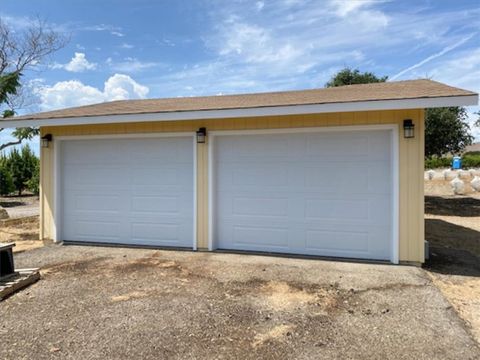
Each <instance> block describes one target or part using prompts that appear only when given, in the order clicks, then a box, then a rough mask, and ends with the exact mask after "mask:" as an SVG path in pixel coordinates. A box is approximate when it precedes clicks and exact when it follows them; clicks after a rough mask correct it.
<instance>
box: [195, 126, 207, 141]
mask: <svg viewBox="0 0 480 360" xmlns="http://www.w3.org/2000/svg"><path fill="white" fill-rule="evenodd" d="M206 137H207V129H206V128H204V127H201V128H200V129H198V131H197V143H198V144H205V139H206Z"/></svg>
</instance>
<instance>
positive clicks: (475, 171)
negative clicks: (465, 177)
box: [468, 169, 480, 178]
mask: <svg viewBox="0 0 480 360" xmlns="http://www.w3.org/2000/svg"><path fill="white" fill-rule="evenodd" d="M468 172H469V173H470V176H471V177H472V178H473V177H475V176H480V169H470V170H468Z"/></svg>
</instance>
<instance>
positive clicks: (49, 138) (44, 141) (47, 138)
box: [40, 134, 52, 148]
mask: <svg viewBox="0 0 480 360" xmlns="http://www.w3.org/2000/svg"><path fill="white" fill-rule="evenodd" d="M40 140H41V141H42V148H48V146H49V145H50V142H51V141H52V134H47V135H45V136H42V138H41V139H40Z"/></svg>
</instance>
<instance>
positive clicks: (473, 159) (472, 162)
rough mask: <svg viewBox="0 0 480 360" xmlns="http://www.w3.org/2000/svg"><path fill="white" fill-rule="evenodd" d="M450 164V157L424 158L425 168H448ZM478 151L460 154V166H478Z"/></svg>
mask: <svg viewBox="0 0 480 360" xmlns="http://www.w3.org/2000/svg"><path fill="white" fill-rule="evenodd" d="M451 166H452V157H431V158H427V159H425V169H438V168H449V167H451ZM479 167H480V153H479V154H475V153H466V154H465V155H463V156H462V168H464V169H469V168H479Z"/></svg>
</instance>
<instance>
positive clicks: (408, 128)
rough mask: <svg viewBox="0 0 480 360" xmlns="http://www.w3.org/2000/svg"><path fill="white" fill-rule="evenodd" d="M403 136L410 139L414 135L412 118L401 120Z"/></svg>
mask: <svg viewBox="0 0 480 360" xmlns="http://www.w3.org/2000/svg"><path fill="white" fill-rule="evenodd" d="M403 137H404V138H405V139H411V138H414V137H415V125H414V123H413V121H412V119H405V120H403Z"/></svg>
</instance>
